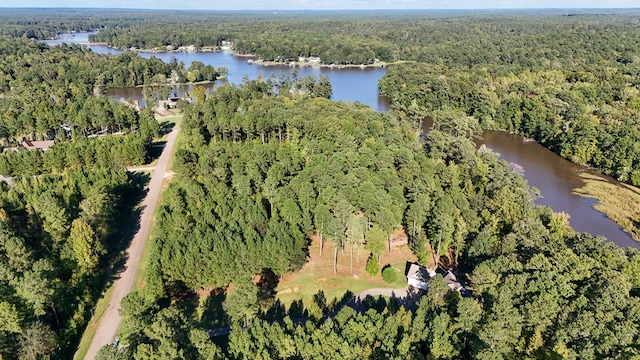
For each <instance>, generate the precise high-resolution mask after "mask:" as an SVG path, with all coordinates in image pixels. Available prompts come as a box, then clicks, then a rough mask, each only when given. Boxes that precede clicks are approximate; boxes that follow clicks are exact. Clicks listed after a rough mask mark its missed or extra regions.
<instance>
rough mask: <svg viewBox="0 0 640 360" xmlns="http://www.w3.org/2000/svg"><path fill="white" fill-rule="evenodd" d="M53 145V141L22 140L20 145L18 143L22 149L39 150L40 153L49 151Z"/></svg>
mask: <svg viewBox="0 0 640 360" xmlns="http://www.w3.org/2000/svg"><path fill="white" fill-rule="evenodd" d="M53 144H54V142H53V140H47V141H30V140H24V141H23V142H22V143H20V145H22V147H24V148H25V149H27V150H34V149H40V150H42V151H47V150H49V148H50V147H52V146H53Z"/></svg>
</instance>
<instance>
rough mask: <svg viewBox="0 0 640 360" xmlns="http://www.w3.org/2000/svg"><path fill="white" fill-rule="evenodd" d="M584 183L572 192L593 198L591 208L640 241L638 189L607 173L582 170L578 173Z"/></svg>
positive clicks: (639, 196)
mask: <svg viewBox="0 0 640 360" xmlns="http://www.w3.org/2000/svg"><path fill="white" fill-rule="evenodd" d="M580 177H581V178H582V180H583V182H584V184H583V186H582V187H579V188H575V189H573V191H572V192H573V194H575V195H578V196H581V197H586V198H591V199H595V200H596V203H595V204H593V206H592V207H593V208H594V209H595V210H597V211H599V212H601V213H603V214H604V215H605V216H606V217H608V218H609V219H611V220H612V221H613V222H615V223H616V224H618V226H620V227H621V228H622V229H623V230H624V231H625V232H626V233H627V234H629V236H631V238H633V239H634V240H635V241H637V242H640V227H639V226H638V225H637V224H636V220H635V219H636V218H637V216H638V212H637V204H638V203H639V202H640V189H639V188H637V187H635V186H632V185H629V184H624V183H621V182H619V181H616V180H614V179H611V178H610V177H608V176H607V175H603V174H599V173H595V172H591V171H583V172H581V173H580Z"/></svg>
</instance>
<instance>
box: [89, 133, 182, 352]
mask: <svg viewBox="0 0 640 360" xmlns="http://www.w3.org/2000/svg"><path fill="white" fill-rule="evenodd" d="M178 131H179V129H178V128H174V129H173V130H172V131H171V133H169V136H168V138H167V143H166V144H165V146H164V149H163V150H162V154H161V155H160V158H158V162H157V164H156V166H155V169H154V171H153V175H152V176H151V181H150V182H149V188H148V192H147V195H146V196H145V198H144V200H143V202H142V211H141V212H140V220H139V221H140V222H139V227H138V230H137V231H136V233H135V235H134V236H133V239H132V240H131V244H130V245H129V248H128V249H127V255H126V256H127V261H126V264H125V266H124V269H123V271H122V272H121V273H120V274H119V275H120V277H119V278H117V279H116V280H115V282H114V284H113V292H112V293H111V298H110V299H109V305H107V310H106V311H105V312H104V314H103V315H102V319H101V320H100V323H99V324H98V327H97V329H96V332H95V334H94V336H93V340H92V341H91V345H89V350H88V351H87V354H86V355H85V357H84V359H85V360H93V358H94V357H95V356H96V354H97V353H98V350H100V348H101V347H102V346H104V345H106V344H110V343H112V342H113V340H114V339H115V337H116V335H117V333H118V328H120V323H121V322H122V318H120V313H119V312H118V309H119V308H120V300H122V298H123V297H125V296H126V295H127V294H129V293H130V292H131V290H133V286H134V282H135V279H136V273H137V272H138V265H139V264H140V258H141V257H142V252H143V250H144V246H145V243H146V241H147V238H148V237H149V229H150V228H151V222H152V219H153V213H154V211H155V209H156V205H157V203H158V197H159V196H160V190H161V188H162V182H163V180H164V175H165V173H166V171H167V166H168V165H169V159H170V158H171V153H172V151H173V146H174V145H175V142H176V137H177V135H178Z"/></svg>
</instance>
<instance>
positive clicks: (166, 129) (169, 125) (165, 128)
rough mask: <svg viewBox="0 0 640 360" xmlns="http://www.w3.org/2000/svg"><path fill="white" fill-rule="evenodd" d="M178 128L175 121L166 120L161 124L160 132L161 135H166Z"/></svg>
mask: <svg viewBox="0 0 640 360" xmlns="http://www.w3.org/2000/svg"><path fill="white" fill-rule="evenodd" d="M175 126H176V123H175V122H173V121H168V120H164V121H161V122H160V129H159V132H160V134H161V135H165V134H168V133H170V132H171V130H173V128H174V127H175Z"/></svg>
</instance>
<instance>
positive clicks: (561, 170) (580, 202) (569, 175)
mask: <svg viewBox="0 0 640 360" xmlns="http://www.w3.org/2000/svg"><path fill="white" fill-rule="evenodd" d="M65 36H67V39H66V42H76V43H83V42H87V41H88V34H86V35H85V34H75V35H74V36H69V35H65ZM61 42H65V39H59V40H53V41H51V42H49V43H50V44H59V43H61ZM88 46H89V48H90V49H91V50H92V51H94V52H96V53H100V54H119V53H121V51H120V50H116V49H112V48H109V47H107V46H104V45H93V44H91V45H88ZM138 54H139V55H140V56H142V57H145V58H150V57H152V56H155V57H157V58H159V59H162V60H164V61H170V60H171V59H172V58H174V57H175V58H176V59H177V60H178V61H182V62H184V63H185V66H187V67H188V66H189V64H191V62H192V61H200V62H202V63H204V64H205V65H207V64H208V65H212V66H213V67H216V68H218V67H226V68H227V69H229V74H228V78H227V79H226V80H225V81H228V82H231V83H233V84H241V83H242V82H243V78H244V77H248V78H249V79H256V78H258V77H259V76H262V77H263V78H268V77H269V76H271V74H275V75H278V74H280V73H286V72H289V71H292V70H293V69H292V68H290V67H288V66H284V65H283V66H260V65H253V64H249V62H248V61H247V60H248V59H247V58H243V57H236V56H233V55H232V54H230V53H226V52H221V53H220V52H219V53H144V52H139V53H138ZM295 70H297V72H298V76H299V77H302V76H307V75H315V76H318V75H326V76H327V77H328V78H329V80H330V81H331V84H332V86H333V95H332V100H337V101H359V102H361V103H363V104H366V105H369V106H371V107H372V108H374V109H376V110H378V111H386V110H388V109H389V99H388V98H387V97H385V96H381V95H379V94H378V80H379V79H380V78H381V77H382V76H383V75H384V74H385V71H386V70H385V69H384V68H377V67H376V68H364V69H361V68H346V69H337V68H333V69H331V68H320V67H302V68H300V67H297V68H295ZM210 86H211V85H210ZM108 94H109V95H110V96H114V97H116V98H121V97H123V98H125V99H129V98H131V99H134V100H141V99H142V89H140V88H127V89H109V90H108ZM479 144H485V145H486V146H487V147H488V148H490V149H492V150H494V151H495V152H497V153H499V154H500V156H501V158H503V159H505V160H507V161H508V162H511V163H515V164H518V165H520V166H521V167H522V169H523V170H524V173H523V176H524V177H525V178H526V179H527V181H528V182H529V184H530V185H531V186H534V187H536V188H538V189H539V190H540V194H541V195H542V197H541V198H540V199H538V200H536V202H537V203H539V204H543V205H547V206H549V207H551V208H552V209H553V210H555V211H564V212H566V213H567V214H569V216H570V220H569V222H570V223H571V226H573V228H575V229H576V230H578V231H580V232H588V233H591V234H593V235H602V236H604V237H606V238H607V239H609V240H610V241H613V242H614V243H616V244H618V245H620V246H631V247H635V248H640V243H639V242H637V241H635V240H633V238H631V236H630V235H629V234H627V233H626V232H624V231H623V230H622V229H621V228H620V227H619V226H618V225H617V224H616V223H615V222H613V221H612V220H611V219H609V218H608V217H606V216H605V215H604V214H603V213H601V212H599V211H597V210H595V209H594V208H593V205H594V204H595V203H596V200H594V199H589V198H584V197H581V196H577V195H573V193H572V191H573V189H575V188H577V187H581V186H582V185H583V183H584V182H583V180H582V178H581V177H580V176H579V173H580V172H581V171H586V170H587V169H585V168H583V167H581V166H578V165H575V164H573V163H571V162H569V161H567V160H565V159H563V158H562V157H560V156H558V155H556V154H554V153H553V152H551V151H549V150H548V149H546V148H545V147H543V146H541V145H540V144H537V143H535V142H526V141H524V140H523V138H522V137H521V136H518V135H513V134H507V133H503V132H496V131H484V133H483V139H482V141H480V142H479Z"/></svg>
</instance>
